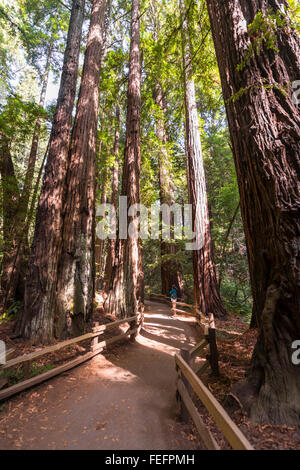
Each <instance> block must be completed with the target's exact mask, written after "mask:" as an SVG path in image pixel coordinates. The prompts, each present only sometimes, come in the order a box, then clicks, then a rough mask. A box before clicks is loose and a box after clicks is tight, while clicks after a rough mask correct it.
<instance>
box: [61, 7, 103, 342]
mask: <svg viewBox="0 0 300 470" xmlns="http://www.w3.org/2000/svg"><path fill="white" fill-rule="evenodd" d="M105 9H106V0H94V1H93V7H92V13H91V20H90V29H89V34H88V40H87V46H86V51H85V58H84V65H83V71H82V78H81V85H80V90H79V97H78V102H77V109H76V116H75V121H74V126H73V129H72V136H71V146H70V162H69V166H68V172H67V177H66V184H65V197H64V199H65V201H64V221H63V231H62V243H63V246H62V255H61V259H60V264H59V271H58V282H57V317H58V318H57V320H56V323H55V331H56V336H58V337H61V336H62V335H65V334H66V333H67V331H66V329H67V330H68V332H71V333H72V334H80V333H81V332H82V331H84V328H85V322H86V320H87V319H88V318H89V317H90V315H91V314H92V310H93V300H94V251H93V250H94V225H93V224H94V206H95V164H96V147H97V124H98V114H99V81H100V71H101V57H102V54H103V26H104V18H105ZM70 319H71V322H70ZM70 323H71V324H72V325H71V329H70Z"/></svg>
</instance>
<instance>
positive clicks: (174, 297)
mask: <svg viewBox="0 0 300 470" xmlns="http://www.w3.org/2000/svg"><path fill="white" fill-rule="evenodd" d="M170 297H171V302H172V310H173V311H174V310H175V309H176V302H177V290H176V287H175V286H174V285H173V286H172V289H171V290H170Z"/></svg>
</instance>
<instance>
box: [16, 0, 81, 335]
mask: <svg viewBox="0 0 300 470" xmlns="http://www.w3.org/2000/svg"><path fill="white" fill-rule="evenodd" d="M84 6H85V0H73V5H72V12H71V17H70V24H69V31H68V39H67V46H66V50H65V55H64V65H63V70H62V76H61V82H60V89H59V94H58V100H57V107H56V112H55V116H54V120H53V126H52V131H51V136H50V143H49V154H48V160H47V164H46V168H45V175H44V180H43V185H42V190H41V195H40V199H39V204H38V209H37V216H36V225H35V234H34V239H33V245H32V252H31V258H30V263H29V272H28V276H27V279H26V283H25V296H24V312H23V315H22V317H21V318H20V322H19V329H20V331H21V333H22V334H23V335H24V336H25V337H27V338H31V340H32V341H33V342H49V341H51V339H52V338H53V333H54V331H53V324H54V318H55V313H56V312H55V300H56V283H57V269H58V261H59V257H60V254H61V246H62V221H63V219H62V209H63V207H62V198H63V189H64V185H65V178H66V173H67V167H68V149H69V138H70V131H71V125H72V111H73V107H74V100H75V94H76V83H77V77H78V63H79V53H80V44H81V34H82V24H83V19H84Z"/></svg>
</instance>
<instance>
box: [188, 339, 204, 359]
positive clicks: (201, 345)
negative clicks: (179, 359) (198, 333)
mask: <svg viewBox="0 0 300 470" xmlns="http://www.w3.org/2000/svg"><path fill="white" fill-rule="evenodd" d="M207 345H208V341H207V339H203V340H202V341H200V343H198V344H196V346H194V347H193V348H192V349H190V351H189V352H190V357H191V358H193V357H195V356H197V354H198V353H199V352H200V351H202V349H203V348H205V346H207Z"/></svg>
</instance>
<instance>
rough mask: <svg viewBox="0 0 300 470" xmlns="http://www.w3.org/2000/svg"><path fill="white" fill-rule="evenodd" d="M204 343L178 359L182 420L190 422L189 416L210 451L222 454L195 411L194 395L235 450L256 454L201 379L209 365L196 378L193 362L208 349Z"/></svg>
mask: <svg viewBox="0 0 300 470" xmlns="http://www.w3.org/2000/svg"><path fill="white" fill-rule="evenodd" d="M206 344H207V343H206V342H205V340H203V341H202V342H201V343H199V344H198V345H197V346H195V347H194V348H192V349H191V350H189V351H188V350H184V349H183V350H181V353H180V354H176V355H175V362H176V370H177V374H178V376H177V398H178V400H179V402H180V409H181V418H182V420H183V421H187V420H188V418H189V416H190V417H191V418H192V420H193V422H194V424H195V427H196V429H197V431H198V433H199V435H200V437H201V439H202V441H203V443H204V445H205V446H206V448H207V449H209V450H219V449H220V447H219V445H218V444H217V442H216V440H215V439H214V437H213V435H212V433H211V432H210V430H209V429H208V428H207V426H205V424H204V422H203V421H202V419H201V416H200V414H199V411H198V409H197V408H196V406H195V404H194V402H193V399H192V395H193V393H194V394H195V395H196V397H198V399H200V401H201V402H202V404H203V405H204V406H205V408H206V410H207V411H208V413H209V414H210V415H211V416H212V418H213V419H214V422H215V423H216V425H217V427H218V428H219V430H220V431H221V432H222V433H223V435H224V437H225V438H226V440H227V441H228V443H229V444H230V445H231V447H232V448H233V449H234V450H253V447H252V446H251V444H250V443H249V441H248V440H247V439H246V437H245V436H244V435H243V433H242V432H241V430H240V429H239V428H238V427H237V425H236V424H235V423H234V422H233V421H232V419H231V418H230V417H229V415H228V414H227V413H226V411H225V410H224V408H223V407H222V406H221V405H220V403H219V402H218V401H217V400H216V398H215V397H214V396H213V394H212V393H211V392H210V391H209V390H208V388H207V387H206V386H205V385H204V383H203V382H202V381H201V379H200V378H199V375H200V374H201V373H203V371H204V370H205V368H207V367H208V365H209V362H208V361H206V362H205V363H204V365H202V366H201V368H200V369H198V371H197V374H196V372H195V371H194V370H193V369H192V367H191V364H190V363H191V359H192V358H193V357H195V355H196V354H198V352H199V351H200V350H201V349H202V348H203V347H204V346H205V345H206Z"/></svg>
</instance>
